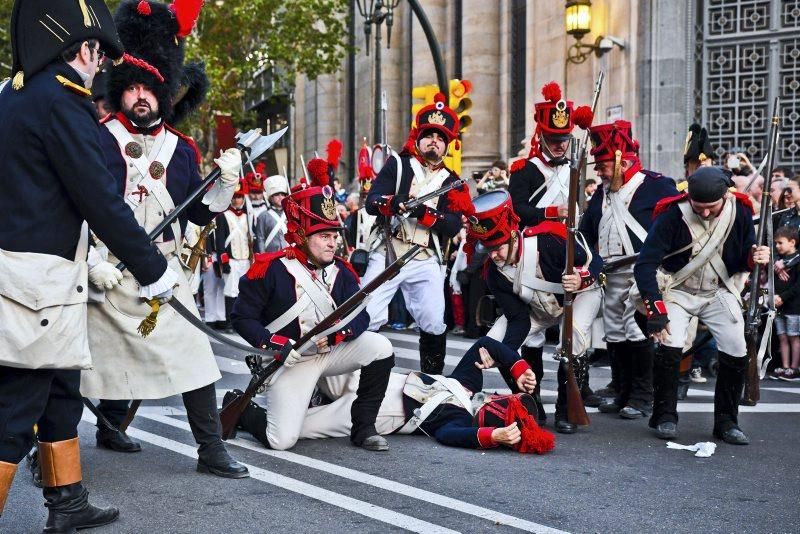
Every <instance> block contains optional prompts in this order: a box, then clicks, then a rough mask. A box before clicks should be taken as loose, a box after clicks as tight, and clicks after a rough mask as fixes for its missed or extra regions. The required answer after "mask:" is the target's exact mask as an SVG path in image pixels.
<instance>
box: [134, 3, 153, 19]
mask: <svg viewBox="0 0 800 534" xmlns="http://www.w3.org/2000/svg"><path fill="white" fill-rule="evenodd" d="M136 11H138V12H139V14H140V15H142V16H143V17H146V16H148V15H150V14H151V13H152V12H153V9H152V8H151V7H150V2H146V1H145V0H141V2H139V3H138V4H137V5H136Z"/></svg>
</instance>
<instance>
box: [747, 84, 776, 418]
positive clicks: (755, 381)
mask: <svg viewBox="0 0 800 534" xmlns="http://www.w3.org/2000/svg"><path fill="white" fill-rule="evenodd" d="M779 125H780V101H779V99H778V98H775V102H774V104H773V106H772V125H771V126H770V131H769V144H768V145H767V146H768V147H769V148H768V151H767V169H768V170H769V172H767V173H766V176H764V191H765V193H764V195H762V196H761V210H760V211H759V213H760V215H761V217H762V219H763V221H764V224H759V225H758V232H757V234H756V245H757V246H760V245H768V246H769V245H770V244H769V243H768V242H767V239H768V238H769V236H770V234H771V233H772V229H771V226H772V216H771V212H772V199H771V198H770V195H769V194H768V193H767V192H768V191H769V190H770V185H771V184H772V168H773V165H774V162H775V150H776V148H777V145H778V127H779ZM761 269H762V267H761V265H759V264H758V263H756V264H755V265H754V266H753V271H752V273H751V274H750V299H749V302H748V306H747V314H746V316H745V318H746V321H745V337H746V340H747V358H748V362H747V374H746V382H745V390H744V398H743V402H745V403H746V404H748V405H754V404H756V403H757V402H758V400H759V399H760V397H761V388H760V384H759V382H760V380H761V363H762V362H760V361H759V359H760V358H759V343H758V326H759V324H760V322H761V317H760V314H759V303H758V297H759V293H760V292H761V291H760V287H759V286H760V279H761ZM768 271H770V272H771V271H772V269H768ZM769 297H771V298H768V302H767V306H768V313H774V310H775V302H774V291H772V290H770V291H769ZM770 300H771V302H769V301H770ZM768 322H769V321H768ZM763 335H764V336H769V335H771V333H770V332H767V331H765V332H764V333H763Z"/></svg>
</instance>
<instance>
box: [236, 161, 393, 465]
mask: <svg viewBox="0 0 800 534" xmlns="http://www.w3.org/2000/svg"><path fill="white" fill-rule="evenodd" d="M311 175H312V177H313V178H314V179H315V180H317V179H319V180H324V181H315V182H312V183H311V184H308V183H307V182H306V181H305V179H302V181H301V184H300V185H298V186H296V187H295V190H294V191H293V193H292V194H291V195H289V196H288V197H286V198H285V199H284V200H283V210H284V213H285V214H286V219H287V233H286V240H287V241H288V242H289V243H291V245H290V246H289V247H286V248H285V249H283V250H280V251H278V252H272V253H263V254H259V255H257V256H256V262H255V263H254V264H253V266H252V267H251V268H250V270H249V271H248V273H247V274H246V275H245V276H243V277H242V278H241V281H240V283H239V296H238V297H237V299H236V302H235V303H234V306H233V314H232V321H233V327H234V329H236V331H237V332H238V333H239V334H240V335H241V336H242V337H243V338H244V339H245V340H247V341H248V342H249V343H250V344H251V345H253V346H254V347H261V348H264V349H281V348H283V346H284V345H285V344H286V343H287V342H289V341H290V340H295V341H296V340H298V339H300V337H301V336H302V335H303V334H305V333H306V332H308V331H309V330H311V329H312V328H314V327H315V326H316V325H317V324H318V323H319V321H320V320H322V319H324V318H325V317H327V316H328V315H330V314H331V313H332V312H333V311H334V310H335V309H336V307H337V306H339V305H340V304H342V303H343V302H345V301H346V300H347V299H348V298H350V297H351V296H352V295H353V294H355V293H356V292H358V283H359V280H358V276H357V275H356V273H355V271H354V270H353V268H352V266H351V265H350V264H349V263H347V262H346V261H345V260H343V259H342V258H339V257H336V256H334V253H335V249H336V244H337V237H338V236H339V232H341V231H342V229H343V227H342V224H341V222H340V221H339V218H338V216H337V213H336V203H335V201H334V199H333V195H334V192H333V189H332V188H331V187H330V185H328V183H327V179H328V177H327V174H325V173H323V174H322V175H321V176H320V175H317V174H315V173H311ZM351 317H352V318H351V319H350V320H349V321H348V320H347V318H345V319H344V320H342V323H343V324H342V325H340V326H337V328H336V329H335V331H332V332H330V333H329V334H328V335H327V336H323V337H321V338H320V339H318V340H317V342H316V344H315V345H312V346H311V348H309V349H307V350H304V351H303V352H302V353H301V354H300V353H298V352H296V351H294V350H292V351H291V354H290V356H289V357H287V359H286V360H285V362H284V364H283V366H281V368H280V369H278V371H277V372H276V373H275V374H274V375H273V376H272V377H271V378H270V380H269V382H268V383H267V386H266V390H265V392H264V396H265V397H266V410H265V409H264V408H262V407H260V406H258V405H256V404H255V403H251V405H250V406H249V407H248V408H247V409H246V410H245V411H244V413H242V416H241V418H240V419H239V424H240V425H241V427H243V428H244V429H245V430H247V431H248V432H250V433H251V434H253V436H255V437H256V438H258V439H259V441H261V442H262V443H264V445H266V446H268V447H270V448H272V449H277V450H285V449H289V448H291V447H293V446H294V444H295V443H296V442H297V440H298V439H300V438H303V437H308V435H309V433H314V432H316V428H317V427H318V426H319V425H327V424H331V422H332V421H333V420H337V419H341V420H342V424H348V425H349V424H350V422H351V421H352V430H351V432H350V440H351V441H352V443H353V444H354V445H356V446H359V447H362V448H364V449H367V450H371V451H385V450H388V448H389V445H388V443H387V441H386V439H385V438H384V437H383V436H380V435H379V433H378V430H377V429H376V428H375V419H376V417H377V414H378V409H379V408H380V405H381V401H382V400H383V397H384V394H385V392H386V385H387V383H388V381H389V375H390V373H391V369H392V367H394V351H393V349H392V344H391V343H390V342H389V340H388V339H386V338H385V337H383V336H382V335H380V334H377V333H375V332H369V331H367V327H368V326H369V314H368V313H367V312H366V310H365V309H363V308H362V309H361V310H360V312H359V313H357V314H355V315H351ZM358 370H360V371H361V379H360V382H359V384H358V388H357V390H356V391H355V395H356V399H355V401H354V402H353V403H352V407H351V409H347V410H344V411H342V410H340V409H339V408H340V406H341V403H339V404H337V403H334V404H329V405H325V406H321V407H319V408H317V409H315V410H314V411H313V412H312V411H311V410H309V402H310V400H311V397H312V395H313V393H314V388H315V387H317V385H319V386H320V387H322V388H323V390H324V391H327V392H328V393H330V388H329V386H328V384H329V383H332V382H336V383H341V382H343V381H345V380H346V378H341V377H342V375H344V377H347V376H349V375H350V374H351V373H353V372H354V371H358ZM240 393H241V392H237V391H234V392H229V393H228V394H227V395H226V397H225V399H224V402H223V404H227V403H228V402H230V399H231V396H235V395H238V394H240Z"/></svg>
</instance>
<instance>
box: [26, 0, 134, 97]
mask: <svg viewBox="0 0 800 534" xmlns="http://www.w3.org/2000/svg"><path fill="white" fill-rule="evenodd" d="M89 39H97V40H98V41H99V42H100V48H101V49H102V50H103V51H104V52H105V53H106V54H107V55H108V57H110V58H111V59H114V60H116V59H119V58H120V57H122V53H123V46H122V43H121V42H120V37H119V35H118V34H117V30H116V28H115V27H114V22H113V20H112V19H111V13H110V12H109V10H108V7H107V6H106V4H105V2H103V0H58V1H53V0H16V1H15V2H14V8H13V9H12V11H11V56H12V65H11V72H12V77H13V81H12V86H13V87H14V89H16V90H20V89H22V88H23V86H24V85H25V77H28V78H30V77H31V76H33V75H34V74H36V73H37V72H39V71H40V70H42V69H43V68H44V67H45V66H46V65H47V64H48V63H50V62H52V61H53V60H55V59H56V58H58V57H59V55H61V53H62V52H63V51H64V50H66V49H67V48H69V47H70V46H72V45H73V44H75V43H80V42H82V41H86V40H89Z"/></svg>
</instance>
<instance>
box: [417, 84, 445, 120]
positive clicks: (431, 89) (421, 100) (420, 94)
mask: <svg viewBox="0 0 800 534" xmlns="http://www.w3.org/2000/svg"><path fill="white" fill-rule="evenodd" d="M438 92H439V87H438V86H436V85H433V84H431V85H420V86H419V87H414V88H412V89H411V98H412V99H413V102H414V103H413V105H412V106H411V127H412V128H413V127H414V126H416V124H414V121H416V120H417V113H419V110H421V109H422V108H424V107H425V106H427V105H430V104H433V97H434V96H435V95H436V93H438Z"/></svg>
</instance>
